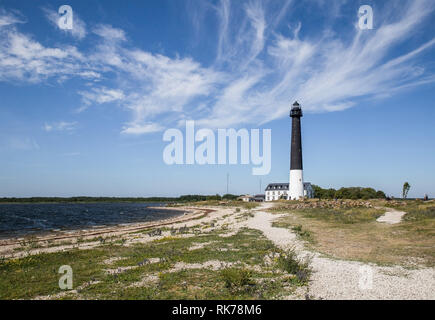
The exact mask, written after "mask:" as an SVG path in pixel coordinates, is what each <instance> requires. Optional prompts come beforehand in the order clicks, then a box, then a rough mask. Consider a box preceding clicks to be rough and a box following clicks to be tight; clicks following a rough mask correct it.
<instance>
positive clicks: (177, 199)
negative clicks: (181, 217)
mask: <svg viewBox="0 0 435 320" xmlns="http://www.w3.org/2000/svg"><path fill="white" fill-rule="evenodd" d="M237 197H238V196H237V195H233V194H225V195H223V196H221V195H219V194H216V195H183V196H179V197H120V198H118V197H66V198H64V197H30V198H0V203H90V202H194V201H207V200H235V199H237Z"/></svg>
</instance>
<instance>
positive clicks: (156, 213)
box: [0, 203, 180, 238]
mask: <svg viewBox="0 0 435 320" xmlns="http://www.w3.org/2000/svg"><path fill="white" fill-rule="evenodd" d="M150 206H153V207H156V206H163V204H158V203H83V204H72V203H71V204H69V203H65V204H58V203H50V204H0V238H6V237H10V236H18V235H25V234H34V233H43V232H47V231H59V230H74V229H79V228H92V227H94V226H107V225H117V224H124V223H134V222H148V221H154V220H159V219H165V218H171V217H175V216H177V215H179V214H180V212H179V211H172V210H159V209H151V208H148V207H150Z"/></svg>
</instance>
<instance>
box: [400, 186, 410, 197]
mask: <svg viewBox="0 0 435 320" xmlns="http://www.w3.org/2000/svg"><path fill="white" fill-rule="evenodd" d="M409 189H411V185H410V184H409V183H408V182H405V183H404V184H403V190H402V197H403V199H406V198H407V197H408V191H409Z"/></svg>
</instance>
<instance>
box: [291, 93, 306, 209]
mask: <svg viewBox="0 0 435 320" xmlns="http://www.w3.org/2000/svg"><path fill="white" fill-rule="evenodd" d="M290 117H291V118H292V140H291V153H290V185H289V200H298V199H300V198H302V197H303V196H304V177H303V169H302V137H301V118H302V109H301V106H300V105H299V103H298V102H297V101H296V102H295V103H294V104H293V107H292V109H291V111H290Z"/></svg>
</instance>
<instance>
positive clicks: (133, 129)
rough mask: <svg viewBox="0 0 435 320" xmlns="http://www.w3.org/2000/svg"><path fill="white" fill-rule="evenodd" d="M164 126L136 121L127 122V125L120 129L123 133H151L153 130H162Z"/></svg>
mask: <svg viewBox="0 0 435 320" xmlns="http://www.w3.org/2000/svg"><path fill="white" fill-rule="evenodd" d="M163 129H164V127H162V126H161V125H159V124H157V123H144V124H137V123H129V124H128V125H126V126H124V127H123V129H122V133H124V134H133V135H141V134H145V133H153V132H159V131H163Z"/></svg>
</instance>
